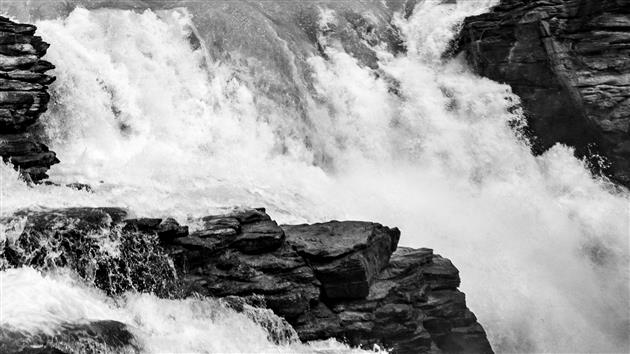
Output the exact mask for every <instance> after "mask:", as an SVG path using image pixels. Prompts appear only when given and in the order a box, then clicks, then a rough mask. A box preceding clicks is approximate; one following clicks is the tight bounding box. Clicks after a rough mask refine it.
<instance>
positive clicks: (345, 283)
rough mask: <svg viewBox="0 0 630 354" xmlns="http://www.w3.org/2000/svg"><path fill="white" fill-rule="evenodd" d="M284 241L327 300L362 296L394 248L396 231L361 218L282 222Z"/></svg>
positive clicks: (366, 292)
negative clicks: (313, 276)
mask: <svg viewBox="0 0 630 354" xmlns="http://www.w3.org/2000/svg"><path fill="white" fill-rule="evenodd" d="M282 228H283V229H284V232H285V234H286V237H287V242H288V244H290V245H291V246H292V247H293V248H295V249H296V250H297V251H298V253H300V255H302V256H303V257H304V258H305V259H306V260H307V261H308V262H309V263H310V265H311V266H312V267H313V268H314V269H315V273H316V276H317V278H318V279H319V281H321V283H322V286H323V289H324V293H325V296H326V297H327V298H329V299H364V298H366V297H367V296H368V294H369V291H370V285H371V284H372V282H373V280H374V277H375V276H376V274H378V273H379V272H380V271H381V270H382V269H383V268H384V267H385V266H386V265H387V264H388V262H389V257H390V255H391V254H392V253H393V252H394V251H395V250H396V247H397V245H398V240H399V238H400V231H399V230H398V229H396V228H394V229H390V228H388V227H384V226H382V225H380V224H376V223H370V222H361V221H345V222H339V221H331V222H327V223H321V224H314V225H283V226H282Z"/></svg>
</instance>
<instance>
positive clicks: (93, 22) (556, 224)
mask: <svg viewBox="0 0 630 354" xmlns="http://www.w3.org/2000/svg"><path fill="white" fill-rule="evenodd" d="M494 3H496V1H492V0H487V1H485V0H484V1H460V2H458V3H457V4H442V1H429V0H427V1H421V2H420V3H419V4H418V5H417V6H416V8H415V10H414V11H413V14H411V16H409V17H408V18H405V17H404V16H403V15H402V14H398V15H396V16H394V18H393V19H392V21H393V22H394V24H395V25H396V26H397V28H399V29H400V31H401V35H402V37H403V40H404V42H405V45H406V47H407V53H406V54H398V55H394V54H392V53H390V52H388V51H386V50H385V49H384V47H382V46H379V45H375V46H374V50H375V51H376V52H377V54H378V69H371V68H369V67H366V66H364V65H361V63H360V62H359V60H358V59H357V58H355V57H353V56H352V55H351V54H349V53H347V52H346V51H345V50H344V49H343V46H341V45H339V44H338V43H336V41H335V39H334V38H327V37H326V33H327V29H328V28H331V27H334V26H335V23H336V21H338V15H339V14H338V13H337V12H336V11H335V9H333V8H327V7H326V6H324V5H322V7H321V8H320V9H319V12H320V18H319V21H318V26H319V29H318V32H317V33H318V41H319V43H320V44H321V45H322V51H323V53H319V54H318V53H316V52H314V53H311V54H310V55H305V54H304V52H303V51H298V50H297V49H296V48H297V47H298V45H297V44H296V40H290V39H288V38H290V36H289V35H288V34H286V33H283V32H280V31H279V30H278V29H277V28H275V27H271V25H269V26H270V27H269V28H266V29H264V31H266V32H265V33H267V34H268V35H267V37H265V38H266V39H265V40H268V41H272V42H273V43H275V47H277V50H278V53H274V54H276V56H277V57H279V58H282V63H284V64H286V65H284V64H282V65H283V67H285V69H286V71H284V72H283V76H282V77H281V79H282V80H283V81H281V82H275V81H274V80H275V79H276V77H277V76H276V74H277V73H276V72H275V71H273V70H271V69H267V67H266V66H265V65H263V64H265V63H266V62H265V60H262V59H261V61H256V60H255V59H252V58H249V59H248V58H245V55H243V57H236V56H235V55H234V53H232V55H233V56H231V57H230V56H218V55H216V53H217V52H218V51H219V52H220V48H217V47H216V43H215V42H209V41H208V39H209V38H210V37H209V36H210V34H209V32H210V31H209V30H207V29H205V28H203V27H202V26H200V25H198V24H197V23H196V22H195V14H194V13H193V12H192V11H187V10H185V9H182V8H176V9H162V10H155V11H151V10H146V11H131V10H121V9H92V10H88V9H85V8H77V9H74V10H73V11H72V12H70V13H69V14H68V15H67V16H66V17H63V18H59V19H42V20H39V21H37V22H36V25H37V26H38V28H39V30H38V34H40V35H42V36H43V38H44V40H46V41H47V42H49V43H51V44H52V46H51V47H50V49H49V51H48V55H47V57H46V59H47V60H49V61H51V62H53V63H54V64H55V65H56V66H57V69H56V70H55V71H54V72H53V74H54V75H56V76H57V81H56V82H55V83H54V84H53V85H52V87H51V91H52V92H51V94H52V96H53V99H52V102H51V104H50V106H49V112H48V113H46V114H45V115H44V116H43V117H42V118H41V120H42V123H43V127H42V133H43V134H44V135H45V136H46V138H47V140H48V141H49V144H48V145H49V147H50V148H51V150H53V151H55V152H57V155H58V157H59V159H60V160H61V163H60V164H59V165H56V166H54V167H53V168H52V169H51V171H50V175H51V180H53V181H55V182H58V183H62V184H63V183H71V182H83V183H89V184H90V185H91V186H92V187H93V189H94V193H87V192H81V191H74V190H70V189H68V188H62V187H54V186H37V187H34V188H30V187H27V186H26V185H24V184H23V183H22V182H20V181H18V179H17V173H16V172H14V171H13V170H12V168H10V167H8V166H0V176H1V179H2V180H1V186H0V187H1V188H0V193H1V194H0V201H1V205H0V212H1V213H2V214H10V213H11V212H13V211H15V210H17V209H20V208H25V207H63V206H122V207H127V208H129V209H130V210H131V212H133V213H135V214H136V215H139V216H155V217H165V216H173V217H176V218H177V219H178V220H179V221H180V222H182V223H186V221H187V220H188V219H189V218H191V217H195V216H203V215H208V214H212V213H214V212H217V211H219V210H220V209H221V208H223V207H230V206H254V207H258V206H264V207H266V208H267V211H268V213H269V214H270V215H271V216H272V217H273V218H274V219H276V220H278V221H280V222H284V223H294V222H316V221H323V220H328V219H362V220H370V221H376V222H380V223H383V224H386V225H391V226H398V227H399V228H400V229H401V230H402V238H401V244H402V245H404V246H413V247H431V248H434V249H435V251H436V253H439V254H442V255H444V256H446V257H448V258H450V259H451V260H452V261H453V263H454V264H455V265H456V266H457V267H458V268H459V269H460V271H461V278H462V286H461V289H462V290H463V291H464V292H465V293H466V294H467V301H468V306H469V308H470V309H471V310H472V311H473V312H474V313H475V314H476V315H477V317H478V318H479V322H480V323H481V324H482V325H483V326H484V327H485V329H486V331H487V332H488V335H489V339H490V341H491V343H492V345H493V347H494V349H495V350H496V351H497V352H628V351H629V350H630V338H629V334H630V295H629V293H630V289H629V284H630V278H629V274H628V273H629V272H628V269H629V266H630V265H629V263H630V256H629V254H630V251H629V248H630V247H629V238H630V226H629V222H630V211H629V205H630V204H629V196H628V194H627V193H626V192H625V191H620V190H619V189H618V188H615V187H613V186H612V185H611V184H610V183H609V182H607V181H606V180H603V179H601V178H599V177H594V176H592V175H591V173H590V172H589V170H588V168H587V167H586V166H585V164H584V163H583V162H582V161H580V160H577V159H576V158H575V157H574V156H573V153H572V151H571V149H570V148H568V147H566V146H561V145H558V146H555V147H553V148H552V149H551V150H549V151H548V152H546V153H545V154H543V155H541V156H533V155H532V154H531V152H530V148H529V145H528V142H527V141H526V139H525V138H524V137H522V136H521V135H520V133H519V129H518V127H522V126H523V125H524V124H525V123H524V120H523V117H522V115H521V112H520V110H519V109H518V97H516V96H515V95H513V94H512V93H511V90H510V88H509V87H508V86H505V85H502V84H499V83H496V82H493V81H490V80H487V79H484V78H480V77H478V76H476V75H474V74H473V73H471V72H470V70H469V69H468V67H467V66H466V64H465V63H464V61H463V60H462V58H454V59H451V60H443V59H442V53H443V52H444V51H445V50H446V49H447V48H448V45H449V43H450V40H451V39H452V38H454V36H455V35H456V34H457V31H458V24H460V23H461V21H462V20H463V19H464V17H466V16H469V15H474V14H478V13H481V12H484V11H486V10H487V9H489V8H490V7H491V6H492V5H493V4H494ZM368 10H369V9H368ZM368 10H366V11H367V12H366V15H365V16H366V17H370V13H369V11H368ZM252 16H253V15H252ZM374 16H376V15H374ZM236 19H237V16H235V17H234V19H229V20H234V21H235V20H236ZM243 21H245V22H247V18H245V19H244V20H243ZM215 33H216V32H215ZM226 33H227V32H226ZM269 33H270V34H269ZM226 35H227V34H226ZM232 35H233V36H234V37H230V38H228V40H234V41H238V40H242V41H244V42H243V46H245V45H253V46H255V44H256V37H255V36H252V38H253V39H251V41H250V42H245V39H244V38H242V36H241V37H238V36H236V35H235V34H233V33H232ZM274 35H275V37H274ZM191 36H194V37H196V38H200V39H201V40H202V41H201V44H200V45H192V44H191V40H190V38H191ZM215 39H216V38H215ZM252 43H253V44H252ZM298 44H299V43H298ZM234 46H235V47H238V45H234ZM304 46H306V44H304ZM250 52H256V51H255V50H250ZM261 55H262V54H261ZM265 55H266V54H265ZM267 59H268V58H267ZM278 77H279V76H278ZM278 80H280V79H278ZM261 82H263V83H269V85H262V84H261ZM287 82H289V83H290V85H289V84H287ZM274 84H276V85H274ZM287 85H288V86H287ZM393 86H395V89H394V88H393ZM276 87H285V88H286V87H289V88H290V91H287V92H285V91H278V89H276ZM285 90H288V89H285ZM278 97H286V101H283V100H281V99H279V98H278ZM4 233H5V232H4V231H3V235H1V236H0V237H6V236H5V235H4ZM0 276H1V278H0V286H1V287H0V288H1V290H2V292H1V293H0V295H1V296H0V306H1V310H2V311H0V313H1V314H2V316H1V318H0V324H2V325H5V324H7V323H8V324H9V325H13V326H18V325H19V326H22V327H20V328H22V329H24V330H27V331H39V330H42V331H46V330H54V328H55V326H56V325H58V323H59V322H60V321H61V320H65V321H83V320H86V319H115V320H119V321H121V322H124V323H129V324H133V327H134V328H136V330H137V331H138V333H136V335H137V337H138V338H141V340H142V341H143V348H145V350H146V351H147V352H153V351H199V352H216V351H219V352H224V351H231V352H243V351H246V352H251V351H258V352H270V351H278V352H294V351H298V350H299V351H313V350H317V349H316V348H314V347H309V346H308V345H305V346H303V347H302V346H299V347H298V346H297V345H295V346H293V347H291V346H284V347H283V346H278V345H274V344H271V343H270V342H269V341H268V340H267V339H266V336H265V333H264V331H263V330H262V329H261V328H260V327H257V325H256V324H255V323H253V322H251V321H250V320H248V319H246V318H244V317H242V316H241V317H239V315H237V314H234V313H229V312H227V313H225V314H224V316H225V319H224V320H220V321H216V320H212V319H210V317H212V316H208V317H207V318H206V317H203V316H200V313H199V312H196V311H195V309H198V308H203V309H204V311H205V312H204V311H201V314H202V315H203V314H209V313H211V312H213V311H214V312H216V311H220V308H219V307H217V306H216V304H214V303H212V302H211V301H209V300H208V302H203V301H196V300H185V301H175V300H159V299H157V298H155V297H152V296H151V295H147V294H128V295H127V297H126V298H125V300H124V301H123V300H121V301H119V302H118V303H113V302H112V300H111V299H108V298H106V297H105V296H104V295H102V294H100V293H98V292H97V291H95V290H94V289H90V288H89V287H87V286H85V285H84V284H80V283H79V282H77V281H75V280H72V278H71V277H69V276H65V275H64V276H60V275H57V274H50V275H48V274H47V275H42V274H39V273H38V272H36V271H34V270H32V269H28V268H24V269H13V270H6V271H3V272H1V273H0ZM42 289H45V290H42ZM38 292H45V293H47V295H48V296H46V297H39V296H38V297H31V298H30V299H29V297H27V296H23V294H33V293H38ZM27 299H28V300H27ZM77 304H79V305H77ZM157 307H159V308H160V309H167V310H168V311H167V312H165V313H161V314H155V312H156V311H154V309H155V308H157ZM169 313H170V314H174V315H173V317H168V318H169V320H168V321H166V320H165V318H166V317H160V316H168V314H169ZM155 316H158V317H159V318H158V317H155ZM215 318H216V317H215ZM12 321H19V323H17V324H16V323H13V322H12ZM164 321H166V324H165V325H164V326H162V325H160V323H163V322H164ZM182 328H184V330H183V332H184V333H185V335H184V336H174V335H172V334H171V333H172V332H173V331H174V329H177V331H178V332H182ZM235 337H236V338H239V340H234V339H233V338H235ZM318 345H325V346H329V347H328V348H327V349H324V350H329V351H333V352H336V351H347V350H350V349H348V348H345V347H344V346H342V345H341V344H338V343H335V342H327V343H325V344H321V343H320V344H318Z"/></svg>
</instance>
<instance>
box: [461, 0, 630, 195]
mask: <svg viewBox="0 0 630 354" xmlns="http://www.w3.org/2000/svg"><path fill="white" fill-rule="evenodd" d="M458 46H459V48H460V50H462V51H465V53H466V55H467V58H468V61H469V62H470V64H471V65H472V66H473V68H474V69H475V70H476V71H477V72H478V73H479V74H481V75H483V76H486V77H488V78H490V79H492V80H496V81H499V82H505V83H508V84H510V85H511V86H512V89H513V91H514V92H515V93H516V94H518V95H519V96H520V97H521V99H522V103H523V107H524V108H525V111H526V115H527V117H528V120H529V126H530V129H531V132H532V134H533V136H534V139H533V143H534V148H535V150H537V152H542V151H545V150H546V149H548V148H549V147H551V146H552V145H554V144H555V143H563V144H567V145H569V146H573V147H575V148H576V152H577V154H578V155H579V156H589V155H591V154H592V153H599V154H601V155H603V156H605V157H606V158H607V159H608V162H609V166H605V167H604V169H605V170H606V172H607V174H608V175H609V176H610V177H611V178H612V179H614V180H616V181H618V182H620V183H622V184H625V185H629V184H630V135H629V134H630V60H629V59H628V58H630V1H628V0H547V1H523V0H502V1H501V2H500V4H499V5H497V6H496V7H494V8H493V9H492V11H491V12H489V13H486V14H482V15H479V16H474V17H469V18H468V19H467V20H466V21H465V24H464V27H463V29H462V32H461V35H460V37H459V43H458Z"/></svg>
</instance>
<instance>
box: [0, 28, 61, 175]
mask: <svg viewBox="0 0 630 354" xmlns="http://www.w3.org/2000/svg"><path fill="white" fill-rule="evenodd" d="M35 30H36V27H35V26H32V25H27V24H18V23H15V22H12V21H10V20H9V19H7V18H5V17H2V16H0V156H2V159H3V160H4V162H10V163H12V164H13V165H14V166H15V167H16V168H19V169H20V170H21V171H22V174H23V176H25V177H26V179H27V180H31V181H35V182H37V181H41V180H43V179H45V178H47V177H48V176H47V175H46V171H48V169H49V168H50V166H52V165H54V164H56V163H58V162H59V160H58V159H57V157H56V156H55V153H54V152H52V151H49V150H48V148H47V147H46V146H45V145H44V144H42V143H41V142H40V141H39V139H38V138H37V137H35V136H33V135H32V134H31V133H30V130H29V129H30V128H31V126H33V125H34V124H35V123H36V122H37V120H38V118H39V116H40V115H41V114H42V113H43V112H45V111H46V108H47V105H48V101H49V100H50V95H49V94H48V87H47V85H49V84H51V83H52V82H53V81H54V80H55V78H54V77H53V76H49V75H46V74H44V73H45V72H46V71H48V70H51V69H53V68H54V66H53V65H52V64H50V63H49V62H46V61H44V60H41V59H40V58H41V57H43V56H44V55H45V54H46V50H47V49H48V46H49V45H48V43H46V42H44V41H43V40H42V39H41V37H38V36H35V35H34V33H35Z"/></svg>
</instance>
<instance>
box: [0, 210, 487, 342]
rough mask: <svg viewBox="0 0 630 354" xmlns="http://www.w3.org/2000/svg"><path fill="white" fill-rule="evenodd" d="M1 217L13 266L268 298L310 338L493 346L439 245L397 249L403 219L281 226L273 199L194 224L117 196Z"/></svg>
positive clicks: (144, 286)
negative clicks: (107, 201) (268, 205)
mask: <svg viewBox="0 0 630 354" xmlns="http://www.w3.org/2000/svg"><path fill="white" fill-rule="evenodd" d="M2 222H3V224H4V225H13V228H8V229H7V235H9V237H8V238H7V240H6V241H5V242H4V245H3V247H2V253H0V255H1V259H2V261H3V263H2V264H3V266H4V267H12V266H25V265H30V266H33V267H38V268H43V269H54V268H56V267H61V266H65V267H70V268H72V269H74V270H75V271H78V273H79V275H80V276H82V277H83V278H84V279H86V280H88V281H90V282H91V283H92V284H94V285H96V286H98V287H100V288H102V289H103V290H105V291H106V292H107V293H110V294H117V293H121V292H123V291H126V290H130V289H134V290H139V291H154V292H156V293H157V294H161V295H162V296H167V297H181V296H186V295H187V294H201V295H207V296H212V297H219V298H224V297H225V298H226V301H227V302H228V303H229V304H231V306H232V307H233V308H237V309H241V310H242V309H243V307H244V306H249V305H248V304H255V306H259V307H260V306H266V307H268V308H269V309H271V310H273V311H274V312H275V313H276V314H278V315H280V316H282V317H284V318H285V319H286V320H287V321H288V322H289V323H290V324H291V325H292V326H293V327H294V328H295V330H296V331H297V334H298V335H299V338H300V339H301V340H303V341H311V340H321V339H328V338H337V339H339V340H343V341H347V342H348V343H349V344H351V345H354V346H364V347H368V348H369V347H371V346H373V345H375V344H376V345H379V346H381V347H386V348H391V349H393V352H394V353H428V352H435V351H437V352H439V351H440V350H441V351H444V352H450V353H459V352H466V353H473V352H474V353H491V352H492V349H491V348H490V344H489V343H488V341H487V339H486V334H485V331H484V330H483V328H482V327H481V325H480V324H479V323H478V322H477V320H476V317H475V315H474V314H473V313H472V312H470V311H469V310H468V308H467V307H466V301H465V296H464V294H463V293H462V292H460V291H458V290H457V287H458V286H459V283H460V280H459V275H458V271H457V269H456V268H455V267H454V266H453V264H452V263H451V262H450V261H449V260H447V259H445V258H442V257H441V256H438V255H435V254H433V251H432V250H430V249H417V250H415V249H411V248H398V249H397V244H398V240H399V238H400V231H399V230H398V229H396V228H394V229H391V228H388V227H385V226H382V225H380V224H376V223H369V222H357V221H346V222H340V221H331V222H328V223H320V224H314V225H282V226H279V225H277V224H276V222H275V221H273V220H272V219H271V218H270V217H269V215H267V214H266V213H265V210H264V209H236V210H234V211H233V212H230V213H228V214H224V215H214V216H208V217H204V218H202V219H201V220H200V223H201V227H200V228H199V229H197V230H194V231H192V232H189V230H188V229H187V228H186V227H182V226H179V224H178V223H177V222H176V221H175V220H173V219H165V220H162V219H128V218H127V212H126V211H124V210H123V209H117V208H72V209H59V210H47V211H34V212H29V211H23V212H20V213H16V214H15V215H13V216H12V217H9V218H7V219H5V220H3V221H2ZM158 239H159V240H161V241H160V243H159V244H158V243H157V240H158ZM107 245H110V247H108V246H107ZM111 245H113V246H111ZM111 247H114V248H113V249H112V248H111ZM116 247H118V248H117V249H118V251H116ZM166 255H169V256H170V257H172V259H173V260H174V263H173V262H171V261H170V259H167V258H165V256H166ZM169 270H173V271H174V272H176V273H177V274H176V275H174V274H173V273H171V272H169ZM167 285H169V286H170V287H168V286H167ZM174 285H177V286H179V287H180V291H172V290H173V286H174ZM167 290H171V291H170V292H169V291H167ZM235 296H236V297H235ZM239 298H240V299H241V300H239ZM86 326H88V327H86V328H68V331H69V332H73V331H75V330H76V331H79V332H81V331H84V330H85V331H89V330H90V326H96V327H97V328H101V327H103V326H104V327H103V328H105V329H107V328H110V327H112V326H113V327H112V328H114V330H112V331H109V330H103V331H105V332H107V333H106V334H108V336H109V335H112V336H114V338H113V339H111V338H109V337H107V336H106V337H104V338H100V339H99V340H97V341H95V343H106V342H107V341H108V340H114V341H115V342H116V343H115V344H116V345H125V346H127V345H128V343H132V341H131V340H130V339H129V338H126V337H125V336H124V334H125V333H126V332H125V331H124V326H123V327H121V328H118V327H120V326H117V324H116V323H113V324H110V323H105V324H101V325H99V324H98V323H97V324H88V325H86ZM121 326H122V325H121ZM268 327H270V328H271V327H273V326H268ZM116 328H118V329H116ZM2 333H3V336H5V337H8V336H10V335H11V334H10V333H8V332H7V333H4V332H2ZM88 333H91V335H92V336H95V337H99V333H101V332H99V331H98V330H91V331H89V332H88ZM270 335H273V333H271V334H270ZM60 336H61V337H59V336H58V337H59V338H62V339H63V334H60ZM121 336H122V339H120V337H121ZM275 337H282V336H278V335H276V336H275ZM55 338H57V337H55ZM123 339H124V340H123ZM22 342H23V343H27V344H28V343H32V342H33V339H32V338H31V339H29V338H22V339H21V342H20V343H22ZM35 342H37V341H35ZM123 342H124V343H123ZM7 345H8V344H7ZM13 345H14V346H16V345H17V344H15V343H14V344H13ZM55 348H57V347H55ZM60 348H61V349H62V350H65V349H64V348H67V347H60ZM130 348H132V349H133V348H134V347H133V345H131V347H130Z"/></svg>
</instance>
